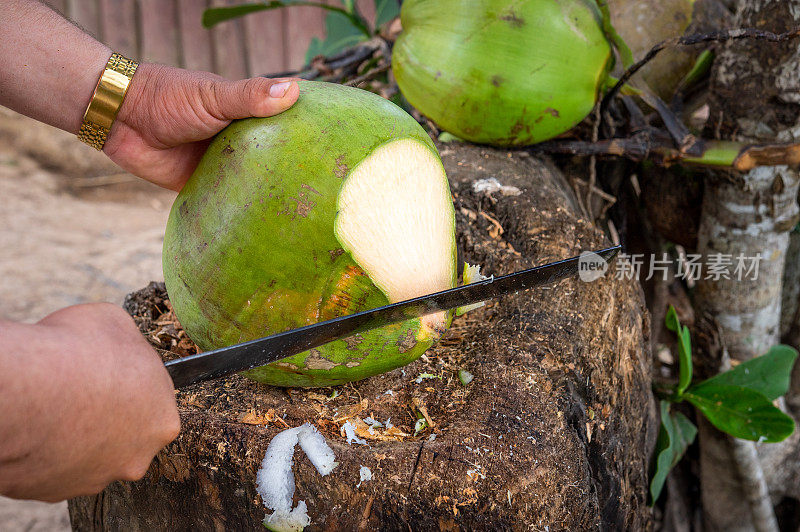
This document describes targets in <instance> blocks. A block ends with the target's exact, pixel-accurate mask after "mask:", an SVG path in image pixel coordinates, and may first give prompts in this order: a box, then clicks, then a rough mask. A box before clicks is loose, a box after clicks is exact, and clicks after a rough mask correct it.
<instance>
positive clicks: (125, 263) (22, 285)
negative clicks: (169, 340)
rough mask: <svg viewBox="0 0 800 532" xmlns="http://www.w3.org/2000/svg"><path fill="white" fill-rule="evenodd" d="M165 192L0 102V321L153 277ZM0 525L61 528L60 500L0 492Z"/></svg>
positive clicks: (118, 293) (64, 526) (64, 522)
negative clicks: (45, 500) (0, 105)
mask: <svg viewBox="0 0 800 532" xmlns="http://www.w3.org/2000/svg"><path fill="white" fill-rule="evenodd" d="M173 198H174V194H173V193H171V192H168V191H164V190H161V189H158V188H156V187H154V186H152V185H149V184H147V183H142V182H140V181H138V180H137V179H136V178H134V177H133V176H130V175H128V174H125V173H123V172H121V171H120V170H119V169H118V168H116V167H115V166H114V165H113V164H111V163H110V162H109V161H108V160H107V159H105V158H104V156H102V155H101V154H99V153H95V152H93V150H91V148H88V147H84V146H82V145H80V143H78V142H77V141H76V140H75V139H74V137H72V136H71V135H67V134H65V133H63V132H59V131H55V130H53V129H52V128H49V127H47V126H43V125H41V124H37V123H34V122H32V121H30V120H28V119H25V118H23V117H20V116H18V115H15V114H13V113H10V112H9V111H7V110H5V109H3V108H0V207H1V208H0V250H2V251H3V252H2V254H0V319H12V320H18V321H25V322H33V321H36V320H38V319H40V318H42V317H43V316H45V315H47V314H48V313H50V312H52V311H54V310H57V309H59V308H61V307H64V306H68V305H74V304H78V303H86V302H94V301H110V302H112V303H117V304H119V303H121V302H122V298H123V297H124V296H125V294H127V293H129V292H131V291H133V290H136V289H139V288H142V287H143V286H145V285H146V284H147V283H148V282H149V281H152V280H160V279H161V277H162V275H161V244H162V239H163V232H164V225H165V223H166V219H167V215H168V213H169V207H170V205H171V204H172V200H173ZM0 530H3V531H9V532H16V531H47V532H58V531H62V530H69V520H68V517H67V506H66V503H60V504H45V503H38V502H31V501H12V500H9V499H5V498H2V497H0Z"/></svg>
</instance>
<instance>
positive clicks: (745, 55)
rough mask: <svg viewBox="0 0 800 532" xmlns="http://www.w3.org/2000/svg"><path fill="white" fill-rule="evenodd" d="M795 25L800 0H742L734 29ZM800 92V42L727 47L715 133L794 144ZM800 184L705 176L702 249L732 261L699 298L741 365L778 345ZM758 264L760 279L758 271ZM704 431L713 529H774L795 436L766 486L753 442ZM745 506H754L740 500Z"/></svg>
mask: <svg viewBox="0 0 800 532" xmlns="http://www.w3.org/2000/svg"><path fill="white" fill-rule="evenodd" d="M798 25H800V2H797V1H790V2H784V1H775V0H740V2H739V6H738V11H737V15H736V26H739V27H758V28H763V29H769V30H771V31H775V32H781V31H785V30H788V29H791V28H794V27H797V26H798ZM799 89H800V52H798V49H797V45H796V44H794V43H781V44H776V45H769V46H765V45H764V44H762V43H758V42H734V43H729V44H728V45H726V46H725V47H724V48H723V49H721V50H720V52H719V54H718V57H717V59H716V61H715V66H714V70H713V72H712V104H711V115H710V116H711V119H712V121H713V122H714V124H713V128H714V129H717V130H719V131H721V132H722V136H723V137H728V138H730V137H733V138H737V139H739V140H747V141H755V142H775V141H784V140H793V139H794V132H795V131H796V129H797V127H798V125H800V121H799V120H798V117H800V90H799ZM798 178H799V176H798V172H797V171H796V169H793V168H788V167H785V166H777V167H761V168H755V169H754V170H752V171H749V172H747V173H742V174H738V173H726V174H721V173H718V174H711V175H709V177H708V179H707V180H706V185H705V192H704V196H703V207H702V213H701V220H700V227H699V230H698V250H699V252H701V253H702V254H703V257H704V261H703V262H704V264H705V265H706V267H708V266H710V265H712V264H717V265H718V266H719V265H720V264H721V261H725V262H726V263H727V264H728V265H729V271H730V272H731V275H729V277H728V278H724V276H722V277H720V276H718V275H713V274H712V275H711V276H710V278H709V277H706V278H704V279H703V280H702V281H701V282H700V283H698V291H697V302H698V307H699V311H700V312H701V313H707V314H709V315H710V316H712V317H713V318H714V319H715V321H716V322H717V323H718V325H719V327H720V332H721V337H722V341H723V343H724V345H725V346H726V347H727V349H728V353H729V354H730V357H731V358H732V359H734V360H746V359H749V358H752V357H754V356H758V355H761V354H764V353H765V352H766V351H767V350H768V349H769V348H770V347H771V346H772V345H775V344H777V343H779V341H780V324H781V319H780V318H781V293H782V286H783V282H782V279H783V273H784V266H785V261H786V253H787V247H788V242H789V231H790V230H791V229H792V228H793V227H794V226H795V225H796V223H797V218H798V208H797V191H798ZM756 264H757V275H756V272H755V271H753V270H752V269H751V267H753V266H754V265H756ZM737 266H740V267H741V269H740V270H738V271H737V270H736V267H737ZM748 270H749V273H748ZM700 429H701V430H700V439H701V443H700V445H701V483H702V489H703V505H704V512H705V521H706V525H707V526H708V528H709V529H710V530H753V529H758V530H771V529H774V527H775V523H774V519H773V518H772V517H771V509H772V508H771V505H772V502H774V501H770V500H769V498H767V497H766V496H765V495H764V493H765V492H766V486H767V485H768V486H769V488H770V492H771V494H772V497H773V499H775V498H780V497H781V496H786V495H789V494H791V491H792V487H791V486H786V485H785V482H784V481H785V480H786V478H785V473H786V469H785V468H786V465H787V464H786V463H785V460H783V459H779V458H778V457H779V456H783V450H785V449H789V448H791V447H792V446H794V445H795V444H796V443H795V439H791V440H789V441H787V442H785V443H783V444H780V445H778V444H774V445H760V446H758V452H759V454H760V455H761V460H760V461H761V466H762V467H761V471H763V473H764V475H763V477H762V478H763V480H762V481H760V482H759V481H758V479H757V478H756V477H757V476H758V475H759V474H760V472H761V471H758V469H759V468H758V467H757V466H758V463H757V461H756V463H754V462H753V460H752V458H753V457H754V456H755V449H754V447H753V444H751V443H745V442H741V441H731V440H728V439H727V438H726V437H724V436H723V435H721V434H720V433H718V432H717V431H716V430H715V429H713V428H711V427H710V426H708V425H707V424H701V426H700ZM748 456H749V457H750V458H749V459H748ZM734 457H738V459H735V458H734ZM748 460H750V461H749V462H748ZM780 469H783V471H780ZM745 471H750V473H744V472H745ZM746 477H749V478H746ZM779 479H780V480H779ZM748 486H749V487H748ZM759 491H760V492H761V494H762V495H761V496H759V495H758V493H757V492H759ZM748 500H749V501H750V502H751V504H749V505H748V504H742V501H748Z"/></svg>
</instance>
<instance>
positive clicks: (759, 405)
mask: <svg viewBox="0 0 800 532" xmlns="http://www.w3.org/2000/svg"><path fill="white" fill-rule="evenodd" d="M666 326H667V329H669V330H670V331H673V332H674V333H675V334H676V335H677V336H678V365H679V368H678V369H679V378H678V384H677V385H676V386H674V387H673V389H672V390H671V393H669V394H667V395H665V396H664V397H663V398H662V401H661V428H660V430H659V435H658V441H657V443H656V458H655V461H654V464H653V474H652V479H651V481H650V498H651V502H650V503H651V504H654V503H655V501H656V500H657V499H658V496H659V495H660V494H661V491H662V488H663V487H664V482H665V481H666V478H667V474H668V473H669V470H670V469H672V467H674V466H675V464H677V463H678V461H679V460H680V458H681V457H682V456H683V454H684V453H685V452H686V448H687V447H688V446H689V445H690V444H691V442H692V441H693V440H694V438H695V435H696V434H697V428H696V427H695V426H694V424H693V423H692V422H691V421H689V419H687V418H686V417H685V416H683V415H682V414H680V413H673V412H671V411H670V403H679V402H681V401H688V402H689V403H691V404H692V405H693V406H694V407H695V408H696V409H697V410H698V411H699V412H700V413H701V414H703V415H704V416H705V417H706V419H708V420H709V422H711V423H712V424H713V425H714V426H715V427H717V429H719V430H721V431H723V432H726V433H728V434H730V435H731V436H734V437H736V438H741V439H745V440H753V441H759V442H767V443H773V442H779V441H783V440H785V439H786V438H788V437H789V435H791V434H792V432H794V428H795V426H794V425H795V424H794V420H793V419H792V418H791V417H789V416H787V415H786V414H784V413H783V412H782V411H781V410H780V409H779V408H777V407H775V405H773V404H772V401H774V400H775V399H777V398H778V397H780V396H782V395H784V394H785V393H786V391H787V390H788V389H789V379H790V377H791V372H792V366H794V362H795V360H796V359H797V351H795V350H794V349H793V348H791V347H789V346H786V345H776V346H774V347H772V348H771V349H770V350H769V351H768V352H767V353H766V354H765V355H762V356H760V357H756V358H753V359H751V360H748V361H746V362H743V363H741V364H739V365H738V366H736V367H735V368H733V369H731V370H730V371H726V372H725V373H721V374H719V375H716V376H714V377H711V378H710V379H706V380H705V381H702V382H700V383H698V384H695V385H693V386H691V381H692V344H691V336H690V334H689V329H688V327H686V326H684V325H681V323H680V321H679V320H678V314H677V312H675V308H674V307H673V306H672V305H670V307H669V309H668V310H667V315H666Z"/></svg>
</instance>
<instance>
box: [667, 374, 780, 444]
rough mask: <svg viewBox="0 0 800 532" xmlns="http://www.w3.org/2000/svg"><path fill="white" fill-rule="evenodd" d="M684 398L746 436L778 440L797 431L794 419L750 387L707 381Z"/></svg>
mask: <svg viewBox="0 0 800 532" xmlns="http://www.w3.org/2000/svg"><path fill="white" fill-rule="evenodd" d="M683 398H684V399H686V400H687V401H689V402H690V403H692V404H693V405H694V406H696V407H697V409H698V410H700V411H701V412H702V413H703V415H705V416H706V418H708V420H709V421H710V422H711V423H712V424H713V425H714V426H715V427H717V428H718V429H719V430H721V431H722V432H727V433H728V434H730V435H731V436H735V437H737V438H741V439H743V440H752V441H765V442H767V443H775V442H779V441H783V440H785V439H786V438H788V437H789V435H790V434H791V433H792V432H794V420H793V419H792V418H790V417H789V416H787V415H786V414H784V413H783V412H781V410H780V409H779V408H776V407H775V406H774V405H773V404H772V403H771V402H770V400H769V399H767V398H766V397H765V396H764V395H763V394H761V393H759V392H757V391H755V390H751V389H750V388H743V387H741V386H727V385H722V384H717V385H704V386H703V387H702V388H701V387H697V388H696V389H693V390H691V391H687V392H686V393H685V394H683Z"/></svg>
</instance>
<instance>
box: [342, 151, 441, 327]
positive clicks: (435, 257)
mask: <svg viewBox="0 0 800 532" xmlns="http://www.w3.org/2000/svg"><path fill="white" fill-rule="evenodd" d="M451 205H452V199H451V197H450V189H449V188H448V186H447V178H446V177H445V173H444V168H443V167H442V163H441V162H440V161H439V159H438V157H436V156H435V155H434V154H433V153H432V152H431V150H430V149H429V148H428V147H427V146H425V145H423V144H422V143H420V142H418V141H416V140H413V139H401V140H396V141H392V142H388V143H386V144H384V145H382V146H380V147H378V148H377V149H376V150H375V151H374V152H373V153H372V154H371V155H370V156H369V157H367V158H365V159H364V160H363V161H362V162H361V163H360V164H359V165H358V166H357V167H356V168H354V169H353V170H352V171H351V172H350V174H349V175H348V176H347V179H346V181H345V183H344V185H343V186H342V190H341V192H340V194H339V200H338V204H337V207H338V213H337V216H336V223H335V232H336V236H337V237H338V238H339V240H340V241H341V243H342V246H343V247H344V248H345V249H346V250H347V251H349V252H350V254H351V255H352V256H353V258H354V259H355V261H356V262H357V263H358V264H359V266H361V268H362V269H363V270H364V271H365V272H366V273H367V275H369V277H370V279H371V280H372V282H373V283H375V285H376V286H378V288H380V289H381V290H382V291H383V292H384V294H386V296H387V297H388V298H389V301H390V302H392V303H394V302H397V301H404V300H406V299H411V298H414V297H418V296H422V295H425V294H430V293H433V292H438V291H441V290H446V289H448V288H450V287H452V284H453V277H454V276H455V271H454V269H455V261H454V260H453V257H454V254H455V249H454V240H453V232H454V230H455V229H454V220H453V217H452V207H451ZM420 206H425V208H420ZM445 320H446V316H445V313H444V312H441V313H438V314H432V315H430V316H427V317H425V318H423V320H422V321H423V323H424V324H425V325H426V326H427V327H429V328H430V329H433V330H436V331H439V332H441V331H442V330H443V329H444V328H445Z"/></svg>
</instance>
